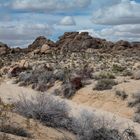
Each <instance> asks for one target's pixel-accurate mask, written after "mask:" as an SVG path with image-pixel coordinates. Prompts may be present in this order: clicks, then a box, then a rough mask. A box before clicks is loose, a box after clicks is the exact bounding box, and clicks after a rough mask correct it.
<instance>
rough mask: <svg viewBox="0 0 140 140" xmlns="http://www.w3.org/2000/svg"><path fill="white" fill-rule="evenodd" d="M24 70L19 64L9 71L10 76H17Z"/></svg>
mask: <svg viewBox="0 0 140 140" xmlns="http://www.w3.org/2000/svg"><path fill="white" fill-rule="evenodd" d="M21 72H22V68H21V67H20V66H18V65H15V66H13V67H11V68H10V69H9V71H8V76H9V77H16V76H18V75H19V74H20V73H21Z"/></svg>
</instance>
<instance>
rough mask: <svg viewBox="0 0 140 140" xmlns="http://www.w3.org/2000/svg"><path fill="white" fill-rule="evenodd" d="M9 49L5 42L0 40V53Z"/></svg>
mask: <svg viewBox="0 0 140 140" xmlns="http://www.w3.org/2000/svg"><path fill="white" fill-rule="evenodd" d="M9 50H10V48H9V47H8V46H7V45H6V44H4V43H2V42H0V55H4V54H7V53H8V52H9Z"/></svg>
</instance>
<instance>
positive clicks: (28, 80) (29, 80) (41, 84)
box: [18, 69, 54, 91]
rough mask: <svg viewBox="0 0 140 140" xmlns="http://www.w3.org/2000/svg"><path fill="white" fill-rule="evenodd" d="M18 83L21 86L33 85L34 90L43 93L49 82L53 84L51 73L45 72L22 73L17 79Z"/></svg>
mask: <svg viewBox="0 0 140 140" xmlns="http://www.w3.org/2000/svg"><path fill="white" fill-rule="evenodd" d="M18 82H19V83H22V84H21V85H24V86H28V85H34V88H35V89H36V88H37V89H38V90H39V91H45V90H46V89H47V84H48V83H49V82H51V83H52V82H54V80H53V72H52V71H47V70H42V69H40V70H33V71H29V72H22V73H20V75H19V77H18Z"/></svg>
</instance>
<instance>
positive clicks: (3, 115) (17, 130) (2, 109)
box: [0, 100, 31, 140]
mask: <svg viewBox="0 0 140 140" xmlns="http://www.w3.org/2000/svg"><path fill="white" fill-rule="evenodd" d="M12 109H13V105H9V104H4V103H3V102H2V101H1V100H0V132H3V133H5V135H4V134H3V135H2V134H1V135H2V137H3V140H4V139H5V140H7V139H8V136H6V134H12V135H16V136H21V137H28V138H30V137H31V134H30V133H28V132H27V130H25V129H24V128H22V127H20V125H19V124H18V123H16V122H12V121H11V119H10V116H9V114H8V112H10V111H12Z"/></svg>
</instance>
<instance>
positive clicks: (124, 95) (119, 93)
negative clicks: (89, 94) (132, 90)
mask: <svg viewBox="0 0 140 140" xmlns="http://www.w3.org/2000/svg"><path fill="white" fill-rule="evenodd" d="M115 94H116V96H118V97H120V98H121V99H122V100H125V99H126V98H127V97H128V95H127V94H126V92H125V91H120V90H116V92H115Z"/></svg>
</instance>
